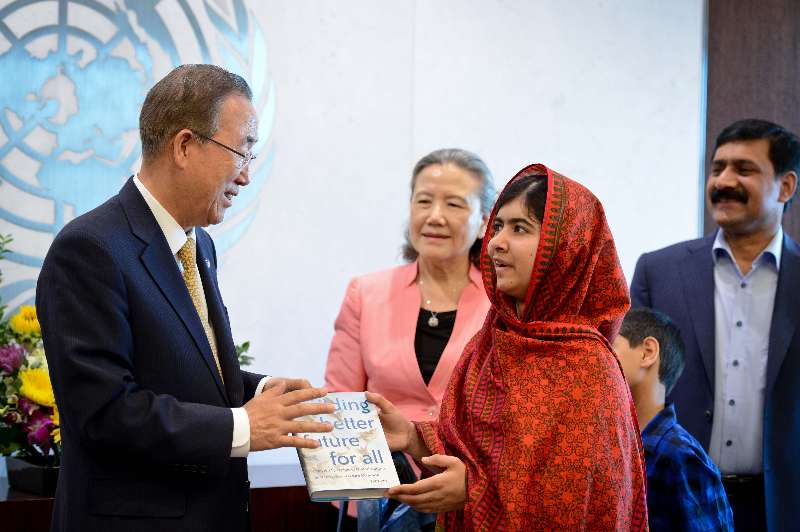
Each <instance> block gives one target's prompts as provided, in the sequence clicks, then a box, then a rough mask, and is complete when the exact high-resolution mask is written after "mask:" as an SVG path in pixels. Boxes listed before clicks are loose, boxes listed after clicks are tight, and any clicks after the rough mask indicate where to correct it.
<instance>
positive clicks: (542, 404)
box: [417, 164, 647, 531]
mask: <svg viewBox="0 0 800 532" xmlns="http://www.w3.org/2000/svg"><path fill="white" fill-rule="evenodd" d="M531 174H533V175H542V176H546V178H547V201H546V204H545V210H544V216H543V220H542V226H541V235H540V239H539V245H538V248H537V250H536V258H535V262H534V266H533V272H532V274H531V280H530V285H529V287H528V291H527V295H526V297H525V303H526V305H525V310H524V315H523V316H522V317H521V318H520V317H518V316H517V313H516V306H515V302H514V300H513V299H512V298H511V297H510V296H508V295H506V294H503V293H501V292H499V291H497V289H496V285H495V273H494V267H493V264H492V262H491V260H490V259H489V257H488V256H487V254H486V246H487V244H488V242H489V240H491V238H492V227H493V222H494V218H495V216H496V215H497V210H498V207H497V206H495V208H494V210H493V212H492V215H491V217H490V219H489V223H488V228H489V229H488V230H487V234H486V237H485V238H484V249H483V251H482V257H481V271H482V273H483V279H484V285H485V286H486V291H487V293H488V294H489V299H490V300H491V302H492V308H491V309H490V311H489V314H488V315H487V317H486V322H485V323H484V326H483V328H482V329H481V331H480V332H478V334H477V335H476V336H475V337H474V338H473V339H472V341H471V342H470V343H469V344H468V345H467V347H466V348H465V349H464V354H463V355H462V357H461V360H460V361H459V363H458V365H457V366H456V368H455V370H454V372H453V375H452V377H451V379H450V383H449V385H448V389H447V392H446V394H445V397H444V400H443V403H442V408H441V413H440V416H439V421H438V423H419V424H417V429H418V431H419V432H420V434H421V435H422V437H423V438H424V439H425V442H426V444H427V445H428V448H429V449H430V450H431V451H432V452H433V453H439V454H449V455H453V456H457V457H459V458H460V459H461V460H462V461H464V463H465V465H466V469H467V502H466V506H465V507H464V509H463V510H460V511H457V512H447V513H444V514H441V515H440V516H439V524H440V525H444V527H445V529H446V530H492V531H494V530H504V529H507V530H545V529H555V530H626V531H627V530H646V529H647V506H646V497H645V482H646V480H645V470H644V461H643V460H644V458H643V457H644V453H643V452H642V446H641V438H640V435H639V428H638V425H637V421H636V414H635V410H634V407H633V402H632V400H631V395H630V392H629V390H628V386H627V384H626V383H625V379H624V377H623V374H622V370H621V368H620V366H619V364H618V363H617V360H616V358H615V357H614V354H613V351H612V349H611V345H610V343H609V342H610V341H611V340H613V338H614V336H616V334H617V331H618V330H619V327H620V324H621V322H622V318H623V316H624V315H625V312H626V311H627V309H628V307H629V301H630V300H629V297H628V288H627V284H626V282H625V278H624V275H623V273H622V269H621V267H620V264H619V260H618V258H617V251H616V248H615V246H614V240H613V239H612V237H611V232H610V231H609V228H608V224H607V223H606V218H605V214H604V212H603V207H602V205H601V204H600V202H599V201H598V200H597V198H595V197H594V195H593V194H592V193H591V192H589V191H588V190H587V189H586V188H584V187H583V186H581V185H580V184H578V183H576V182H575V181H572V180H570V179H568V178H566V177H564V176H561V175H559V174H557V173H555V172H553V171H552V170H550V169H549V168H547V167H545V166H543V165H540V164H536V165H531V166H528V167H526V168H524V169H523V170H521V171H520V172H519V173H518V174H517V175H516V176H515V177H514V178H513V179H512V180H511V182H514V181H515V180H517V179H520V178H521V177H523V176H527V175H531ZM511 182H510V183H509V185H507V187H508V186H510V184H511Z"/></svg>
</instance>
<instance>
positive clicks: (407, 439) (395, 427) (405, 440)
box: [366, 392, 430, 456]
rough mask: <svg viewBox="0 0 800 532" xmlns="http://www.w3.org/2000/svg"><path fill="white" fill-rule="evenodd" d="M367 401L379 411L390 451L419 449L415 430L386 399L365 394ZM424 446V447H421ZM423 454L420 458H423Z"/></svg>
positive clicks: (379, 395)
mask: <svg viewBox="0 0 800 532" xmlns="http://www.w3.org/2000/svg"><path fill="white" fill-rule="evenodd" d="M366 396H367V401H369V402H370V403H373V404H374V405H375V406H377V407H378V408H379V409H380V413H379V416H380V419H381V425H382V426H383V433H384V434H385V435H386V443H388V444H389V450H391V451H409V450H410V449H411V448H417V447H419V443H420V442H419V436H417V429H416V428H415V427H414V424H413V423H411V422H410V421H409V420H407V419H406V417H405V416H404V415H403V414H402V413H401V412H400V410H398V409H397V407H396V406H394V405H393V404H392V403H391V402H390V401H389V400H388V399H386V398H385V397H384V396H382V395H381V394H379V393H372V392H367V393H366ZM423 446H424V445H423ZM425 454H430V452H428V453H423V454H422V456H425Z"/></svg>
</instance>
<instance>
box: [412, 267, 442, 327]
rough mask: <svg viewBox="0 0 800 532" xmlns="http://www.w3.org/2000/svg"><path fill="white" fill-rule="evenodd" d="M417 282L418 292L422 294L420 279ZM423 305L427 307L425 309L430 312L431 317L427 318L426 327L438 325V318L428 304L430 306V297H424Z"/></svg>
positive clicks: (423, 295)
mask: <svg viewBox="0 0 800 532" xmlns="http://www.w3.org/2000/svg"><path fill="white" fill-rule="evenodd" d="M417 284H418V285H419V292H420V294H422V279H420V280H419V281H417ZM422 297H423V299H424V298H425V294H422ZM425 306H426V307H428V308H427V309H426V310H427V311H428V312H430V313H431V317H430V318H428V327H431V328H436V327H438V326H439V318H438V317H437V315H436V312H434V311H432V310H431V309H430V306H431V300H430V299H425Z"/></svg>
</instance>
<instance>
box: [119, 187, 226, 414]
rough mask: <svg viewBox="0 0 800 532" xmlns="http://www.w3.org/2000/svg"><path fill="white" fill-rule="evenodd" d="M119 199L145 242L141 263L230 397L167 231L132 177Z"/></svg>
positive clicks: (212, 373)
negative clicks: (168, 243) (158, 220)
mask: <svg viewBox="0 0 800 532" xmlns="http://www.w3.org/2000/svg"><path fill="white" fill-rule="evenodd" d="M120 201H121V203H122V205H123V207H124V209H125V212H126V214H127V216H128V220H129V222H130V224H131V230H132V231H133V233H134V234H135V235H136V236H137V237H139V238H140V239H141V240H142V241H143V242H144V243H145V249H144V251H143V252H142V255H141V260H142V264H144V267H145V268H146V269H147V271H148V273H149V274H150V277H152V279H153V281H154V282H155V283H156V285H158V288H159V289H160V290H161V292H162V293H163V294H164V297H165V298H166V300H167V301H168V302H169V304H170V306H171V307H172V308H173V310H175V313H176V314H178V316H179V317H180V319H181V321H182V322H183V324H184V326H185V327H186V329H187V330H188V331H189V334H190V335H191V336H192V339H193V340H194V343H195V345H196V346H197V349H198V351H199V353H200V355H201V356H202V358H203V360H204V361H205V364H206V366H208V369H209V371H210V372H211V376H212V378H213V379H214V382H216V384H217V388H218V390H219V392H220V394H221V395H222V397H223V399H225V400H226V401H227V396H226V394H225V387H224V386H223V384H222V380H221V379H220V376H219V372H218V371H217V365H216V363H215V362H214V355H213V354H212V353H211V346H210V345H209V344H208V339H207V338H206V334H205V331H204V330H203V325H202V323H201V322H200V316H199V315H198V314H197V309H195V308H194V303H192V298H191V297H190V296H189V291H188V290H187V289H186V284H185V283H184V282H183V278H182V277H181V275H180V271H179V270H178V265H177V263H176V261H175V257H174V256H173V255H172V253H171V252H170V249H169V246H168V245H167V240H166V238H164V233H162V232H161V228H160V227H159V226H158V223H157V222H156V220H155V218H154V217H153V214H152V213H151V212H150V208H149V207H148V206H147V203H145V201H144V198H142V196H141V194H140V193H139V191H138V190H137V189H136V185H135V184H134V183H133V180H129V181H128V182H127V183H126V184H125V186H124V187H123V188H122V190H121V191H120Z"/></svg>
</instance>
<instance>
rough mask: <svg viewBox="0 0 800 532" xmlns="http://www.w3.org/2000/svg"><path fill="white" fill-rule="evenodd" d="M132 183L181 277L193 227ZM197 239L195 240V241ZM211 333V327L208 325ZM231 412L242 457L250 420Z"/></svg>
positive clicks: (235, 452) (234, 447)
mask: <svg viewBox="0 0 800 532" xmlns="http://www.w3.org/2000/svg"><path fill="white" fill-rule="evenodd" d="M133 183H134V184H135V185H136V188H137V189H139V192H140V193H141V194H142V197H143V198H144V201H145V203H147V206H148V207H149V208H150V211H151V212H152V213H153V217H154V218H155V219H156V222H157V223H158V226H159V227H160V228H161V232H163V233H164V238H166V239H167V245H168V246H169V250H170V251H171V252H172V255H173V256H174V258H175V263H176V265H177V267H178V270H179V271H180V272H181V275H183V264H182V263H181V261H180V259H179V258H178V251H179V250H180V249H181V248H182V247H183V245H184V244H185V243H186V241H187V240H188V239H189V238H190V237H191V238H194V237H195V235H194V227H192V228H191V229H190V230H189V231H184V230H183V227H181V226H180V225H179V224H178V222H176V221H175V218H173V217H172V215H171V214H170V213H169V212H168V211H167V209H165V208H164V206H163V205H161V203H159V201H158V200H157V199H156V198H155V196H153V195H152V194H151V193H150V191H149V190H147V187H145V186H144V183H142V182H141V181H140V180H139V176H138V175H135V176H134V177H133ZM196 240H197V239H195V241H196ZM200 290H201V292H202V291H203V283H200ZM203 297H205V293H203ZM209 325H210V326H211V328H212V331H213V325H211V324H210V323H209ZM269 379H270V377H269V376H267V377H264V378H263V379H261V381H260V382H259V383H258V387H257V388H256V395H258V394H260V393H261V392H262V391H263V390H264V385H266V383H267V381H268V380H269ZM231 412H232V413H233V434H232V436H231V456H232V457H244V456H247V454H248V453H249V452H250V418H249V417H248V416H247V411H246V410H245V409H244V408H231Z"/></svg>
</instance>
